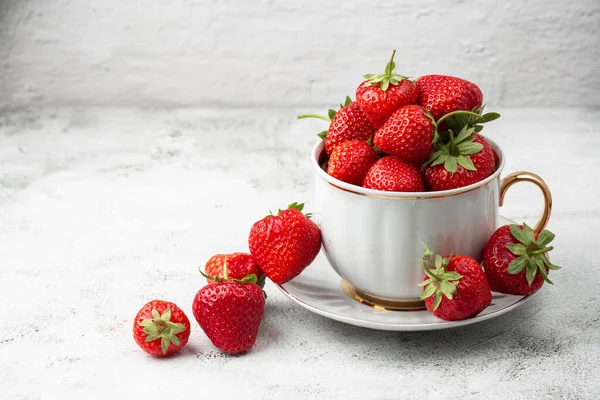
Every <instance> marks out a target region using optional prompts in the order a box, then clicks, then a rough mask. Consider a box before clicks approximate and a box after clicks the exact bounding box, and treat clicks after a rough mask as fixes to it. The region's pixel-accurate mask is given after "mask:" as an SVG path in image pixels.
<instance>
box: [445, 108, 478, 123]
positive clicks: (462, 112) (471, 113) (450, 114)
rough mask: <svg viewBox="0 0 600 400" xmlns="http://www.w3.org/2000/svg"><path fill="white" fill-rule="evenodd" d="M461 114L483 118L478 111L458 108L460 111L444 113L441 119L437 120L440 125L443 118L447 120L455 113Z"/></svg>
mask: <svg viewBox="0 0 600 400" xmlns="http://www.w3.org/2000/svg"><path fill="white" fill-rule="evenodd" d="M459 114H463V115H472V116H474V117H477V118H481V115H480V114H477V113H474V112H471V111H463V110H458V111H452V112H451V113H448V114H446V115H443V116H442V117H441V118H440V119H438V120H437V124H438V125H439V124H440V123H441V122H442V121H443V120H445V119H446V118H448V117H452V116H453V115H459Z"/></svg>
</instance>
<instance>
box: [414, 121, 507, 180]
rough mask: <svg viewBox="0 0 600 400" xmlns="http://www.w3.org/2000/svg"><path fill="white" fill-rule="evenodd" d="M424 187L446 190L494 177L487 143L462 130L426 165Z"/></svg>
mask: <svg viewBox="0 0 600 400" xmlns="http://www.w3.org/2000/svg"><path fill="white" fill-rule="evenodd" d="M426 163H427V164H429V166H428V167H427V168H426V169H425V175H424V176H425V186H426V188H427V189H428V190H433V191H437V190H450V189H455V188H459V187H463V186H468V185H471V184H473V183H476V182H479V181H481V180H482V179H485V178H487V177H488V176H490V175H491V174H493V173H494V170H495V169H496V163H495V160H494V152H493V150H492V148H491V147H490V145H489V143H488V142H486V140H485V139H484V138H483V137H482V136H479V135H477V134H476V133H474V128H468V127H467V126H465V127H464V128H463V129H462V130H461V131H460V133H459V134H458V136H457V137H456V138H454V135H453V133H452V132H451V131H450V141H449V142H448V143H444V144H440V145H438V150H437V151H436V152H435V153H433V154H432V155H431V157H429V159H428V160H427V161H426Z"/></svg>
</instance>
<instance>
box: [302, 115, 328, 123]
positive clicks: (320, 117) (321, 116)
mask: <svg viewBox="0 0 600 400" xmlns="http://www.w3.org/2000/svg"><path fill="white" fill-rule="evenodd" d="M297 118H298V119H304V118H317V119H322V120H323V121H327V122H331V120H330V119H329V117H325V116H323V115H317V114H300V115H298V117H297Z"/></svg>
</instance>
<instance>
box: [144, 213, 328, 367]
mask: <svg viewBox="0 0 600 400" xmlns="http://www.w3.org/2000/svg"><path fill="white" fill-rule="evenodd" d="M303 208H304V205H303V204H298V203H293V204H290V205H289V206H288V208H287V209H286V210H279V212H278V213H277V215H273V214H272V213H270V214H269V215H267V216H266V217H265V218H263V219H261V220H260V221H257V222H256V223H255V224H254V225H253V226H252V228H251V230H250V235H249V236H248V246H249V249H250V253H231V254H217V255H214V256H212V257H211V258H210V259H209V260H208V262H207V263H206V265H205V267H204V272H202V271H200V273H201V274H202V275H203V276H204V277H205V278H206V279H207V281H208V284H207V285H206V286H204V287H203V288H202V289H200V290H199V291H198V293H197V294H196V296H195V297H194V299H193V301H192V311H193V314H194V318H195V319H196V321H197V322H198V324H199V325H200V327H201V328H202V330H203V331H204V333H205V334H206V335H207V336H208V338H209V339H210V340H211V342H212V343H213V344H214V345H215V346H216V347H218V348H219V349H221V350H222V351H224V352H225V353H229V354H237V353H242V352H245V351H247V350H249V349H250V348H251V347H252V346H253V345H254V342H255V341H256V336H257V334H258V328H259V327H260V323H261V321H262V319H263V315H264V312H265V299H266V293H264V291H263V290H262V288H263V286H264V283H265V279H266V278H267V277H268V278H269V279H271V280H272V281H273V282H275V283H277V284H283V283H285V282H287V281H289V280H291V279H293V278H295V277H296V276H298V274H300V273H301V272H302V271H303V270H304V268H306V267H307V266H308V265H310V264H311V263H312V262H313V260H314V259H315V257H316V256H317V254H318V253H319V250H320V249H321V232H320V231H319V228H318V226H317V225H316V224H315V223H314V222H313V221H311V220H310V214H306V215H305V214H303V213H302V210H303ZM190 329H191V326H190V321H189V319H188V318H187V316H186V315H185V313H184V312H183V311H182V310H181V309H180V308H179V307H177V305H175V304H173V303H170V302H167V301H163V300H153V301H151V302H149V303H147V304H146V305H144V307H142V309H141V310H140V311H139V312H138V314H137V315H136V318H135V321H134V324H133V337H134V339H135V341H136V342H137V344H138V345H139V346H140V347H141V348H142V349H143V350H144V351H146V352H147V353H149V354H152V355H154V356H166V355H170V354H173V353H175V352H177V351H178V350H179V349H181V348H182V347H183V346H185V344H186V343H187V341H188V339H189V336H190Z"/></svg>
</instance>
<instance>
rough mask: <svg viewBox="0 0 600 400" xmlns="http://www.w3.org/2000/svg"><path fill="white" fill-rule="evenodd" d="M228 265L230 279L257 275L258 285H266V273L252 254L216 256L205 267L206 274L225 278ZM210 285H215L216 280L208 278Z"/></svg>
mask: <svg viewBox="0 0 600 400" xmlns="http://www.w3.org/2000/svg"><path fill="white" fill-rule="evenodd" d="M225 263H227V268H228V270H229V277H230V278H233V279H244V277H245V276H247V275H250V274H255V275H256V277H257V279H258V282H259V283H258V285H259V286H260V287H262V286H263V285H264V276H265V275H264V273H263V271H262V269H261V268H260V266H259V265H258V263H257V262H256V259H255V258H254V256H252V254H248V253H231V254H215V255H214V256H212V257H211V258H210V259H209V260H208V261H207V262H206V266H205V267H204V272H205V273H206V275H208V276H212V277H216V278H223V266H224V264H225ZM207 281H208V283H209V284H214V283H215V281H214V279H210V278H207Z"/></svg>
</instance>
